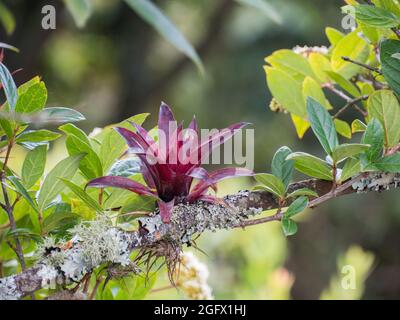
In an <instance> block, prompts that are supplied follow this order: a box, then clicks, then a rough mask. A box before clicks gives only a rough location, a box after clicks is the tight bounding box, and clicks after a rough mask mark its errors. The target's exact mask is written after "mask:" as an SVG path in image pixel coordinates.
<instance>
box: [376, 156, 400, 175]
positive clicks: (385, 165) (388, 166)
mask: <svg viewBox="0 0 400 320" xmlns="http://www.w3.org/2000/svg"><path fill="white" fill-rule="evenodd" d="M373 166H374V167H375V168H377V169H378V170H380V171H385V172H400V153H395V154H392V155H390V156H387V157H383V158H380V159H378V160H376V161H375V162H374V163H373Z"/></svg>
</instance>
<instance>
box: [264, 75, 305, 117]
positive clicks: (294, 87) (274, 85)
mask: <svg viewBox="0 0 400 320" xmlns="http://www.w3.org/2000/svg"><path fill="white" fill-rule="evenodd" d="M265 70H266V74H267V83H268V88H269V90H270V91H271V93H272V95H273V96H274V98H275V99H276V101H278V103H280V104H281V105H282V106H283V107H284V108H285V110H287V111H289V112H290V113H293V114H295V115H298V116H299V117H303V118H304V117H305V116H306V107H305V103H304V98H303V90H302V84H301V82H298V81H296V80H294V79H293V78H292V77H291V76H290V75H289V74H287V73H286V72H284V71H281V70H278V69H274V68H269V67H265ZM282 83H284V84H285V85H284V86H283V85H282Z"/></svg>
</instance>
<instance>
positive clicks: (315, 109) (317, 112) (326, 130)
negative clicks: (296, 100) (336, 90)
mask: <svg viewBox="0 0 400 320" xmlns="http://www.w3.org/2000/svg"><path fill="white" fill-rule="evenodd" d="M307 113H308V120H309V121H310V123H311V128H312V130H313V132H314V134H315V135H316V137H317V138H318V140H319V142H320V143H321V145H322V147H323V148H324V150H325V152H326V153H327V154H329V155H330V154H332V151H333V149H335V148H336V147H337V145H338V144H339V142H338V137H337V134H336V128H335V125H334V124H333V120H332V117H331V115H330V114H329V113H328V111H326V110H325V108H324V107H323V106H322V105H321V104H320V103H319V102H317V101H316V100H314V99H313V98H308V99H307Z"/></svg>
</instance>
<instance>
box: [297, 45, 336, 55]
mask: <svg viewBox="0 0 400 320" xmlns="http://www.w3.org/2000/svg"><path fill="white" fill-rule="evenodd" d="M292 50H293V52H294V53H297V54H300V55H302V56H303V57H304V58H308V56H309V55H310V54H311V53H313V52H315V53H320V54H323V55H326V54H328V52H329V49H328V48H327V47H325V46H321V47H308V46H295V47H294V48H293V49H292Z"/></svg>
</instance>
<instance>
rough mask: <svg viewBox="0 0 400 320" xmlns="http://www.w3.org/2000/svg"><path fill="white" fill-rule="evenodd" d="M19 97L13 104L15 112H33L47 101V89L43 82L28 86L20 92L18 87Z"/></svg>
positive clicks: (42, 106) (40, 108)
mask: <svg viewBox="0 0 400 320" xmlns="http://www.w3.org/2000/svg"><path fill="white" fill-rule="evenodd" d="M18 92H19V97H18V101H17V104H16V106H15V112H18V113H34V112H38V111H40V110H42V109H43V108H44V106H45V105H46V101H47V89H46V85H45V84H44V82H42V81H41V82H39V83H36V84H34V85H32V86H30V87H29V88H28V89H27V90H26V91H25V92H23V93H21V92H20V90H19V89H18Z"/></svg>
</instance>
